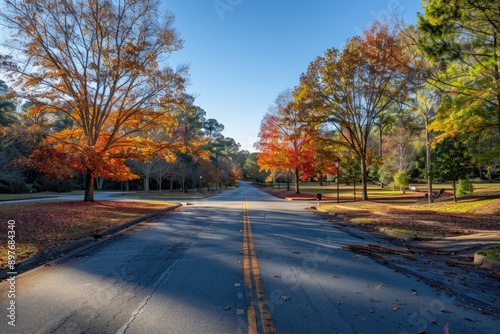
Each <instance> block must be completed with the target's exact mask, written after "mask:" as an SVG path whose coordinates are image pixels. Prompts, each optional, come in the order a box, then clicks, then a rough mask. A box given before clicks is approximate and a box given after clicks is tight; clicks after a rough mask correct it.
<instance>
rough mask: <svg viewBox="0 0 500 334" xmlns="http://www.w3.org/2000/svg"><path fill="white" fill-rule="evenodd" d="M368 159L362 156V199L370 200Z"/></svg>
mask: <svg viewBox="0 0 500 334" xmlns="http://www.w3.org/2000/svg"><path fill="white" fill-rule="evenodd" d="M366 173H367V170H366V159H365V158H361V186H362V191H361V199H362V200H363V201H367V200H368V182H367V177H366ZM354 182H356V181H354Z"/></svg>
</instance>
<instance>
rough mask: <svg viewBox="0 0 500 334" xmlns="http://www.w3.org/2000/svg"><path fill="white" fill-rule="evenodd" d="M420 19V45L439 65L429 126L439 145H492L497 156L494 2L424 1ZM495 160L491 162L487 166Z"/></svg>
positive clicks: (498, 50) (499, 98)
mask: <svg viewBox="0 0 500 334" xmlns="http://www.w3.org/2000/svg"><path fill="white" fill-rule="evenodd" d="M423 5H424V6H423V7H424V14H423V15H419V17H418V28H419V30H420V32H421V37H420V40H419V45H420V47H421V48H422V50H423V51H424V52H425V53H426V55H427V56H428V57H429V58H430V59H432V60H434V61H436V62H437V63H438V64H439V65H440V71H439V72H438V73H437V75H434V76H432V78H431V81H432V83H433V84H434V85H435V86H436V87H439V88H440V89H441V90H442V91H443V93H444V94H445V96H444V97H443V104H442V106H441V108H439V109H438V115H437V119H436V121H435V122H434V124H433V125H432V127H433V129H434V130H437V131H439V132H440V136H439V137H438V140H441V139H445V138H450V137H453V136H455V135H456V134H457V133H460V134H461V136H462V137H463V138H464V140H465V141H469V140H471V141H473V142H474V145H477V144H478V139H479V140H480V141H485V142H489V141H492V140H493V143H494V144H493V145H491V149H490V150H491V151H493V152H494V153H493V154H488V152H487V151H486V150H485V151H484V152H483V153H484V156H485V157H486V156H488V157H498V156H499V154H500V58H499V54H500V46H499V38H500V25H499V24H498V22H499V21H500V12H499V11H498V2H497V1H487V0H452V1H441V0H427V1H425V2H423ZM494 163H495V161H491V160H490V163H489V164H490V165H491V164H494Z"/></svg>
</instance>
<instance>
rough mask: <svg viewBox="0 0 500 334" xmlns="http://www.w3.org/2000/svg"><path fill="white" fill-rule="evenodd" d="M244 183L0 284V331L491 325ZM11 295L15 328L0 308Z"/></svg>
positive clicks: (487, 329) (454, 328) (471, 329)
mask: <svg viewBox="0 0 500 334" xmlns="http://www.w3.org/2000/svg"><path fill="white" fill-rule="evenodd" d="M310 205H311V203H306V202H300V203H298V202H289V201H283V200H279V199H276V198H274V197H271V196H269V195H267V194H265V193H264V192H262V191H260V190H258V189H255V188H253V187H252V186H250V185H247V184H244V183H242V184H241V187H240V188H238V189H234V190H230V191H227V192H224V193H222V194H221V195H218V196H215V197H212V198H209V199H205V200H201V201H196V202H193V204H192V205H188V206H186V207H184V208H183V209H180V210H177V211H175V212H172V213H168V214H165V215H163V216H161V217H157V218H155V219H153V220H150V221H147V222H144V223H141V224H139V225H137V226H135V227H133V228H131V229H128V230H126V231H124V232H122V233H119V234H117V235H115V236H113V237H111V238H108V239H105V240H101V241H99V242H98V243H96V244H95V245H93V246H91V247H88V248H86V249H85V250H83V251H80V252H78V253H74V254H72V255H71V254H70V255H69V256H66V257H63V258H60V259H58V260H56V261H53V262H51V263H50V265H48V266H43V267H39V268H37V269H34V270H31V271H29V272H26V273H24V274H21V275H18V276H17V277H16V280H15V285H14V290H15V298H7V296H8V294H9V289H10V290H12V285H11V284H9V282H8V281H4V282H1V283H0V298H1V310H2V311H0V313H3V315H2V317H1V318H0V319H1V322H0V333H87V334H90V333H265V332H267V333H271V332H276V333H315V334H316V333H381V332H383V333H450V334H455V333H493V332H496V330H498V321H499V319H496V318H495V316H493V315H485V314H483V312H482V311H481V310H477V309H474V308H471V307H470V306H468V305H466V303H465V302H464V301H462V300H460V299H459V298H457V297H456V296H453V295H449V294H447V293H446V292H445V291H443V290H441V289H439V290H438V289H436V288H435V287H431V286H430V285H428V284H426V283H425V282H424V281H423V280H421V278H420V276H419V275H411V273H410V274H409V273H408V272H405V273H404V274H403V273H401V272H397V271H395V270H394V269H391V268H390V267H387V266H384V265H382V264H380V263H379V262H376V261H374V260H372V259H370V258H368V257H365V256H361V255H357V254H355V253H352V252H349V251H347V250H344V249H343V247H344V246H347V245H365V244H368V243H376V242H377V239H376V238H375V237H374V238H373V240H371V239H370V237H369V236H367V237H364V238H359V237H356V236H355V235H353V234H351V233H347V232H346V231H344V230H339V229H337V228H334V227H333V226H332V224H331V223H329V222H327V221H325V220H323V219H322V218H321V217H320V216H318V215H314V214H312V213H310V212H307V211H305V210H304V208H305V207H307V206H310ZM11 301H15V311H14V313H15V322H14V324H15V326H12V325H9V321H10V322H11V324H12V320H11V319H12V318H11V319H9V318H8V317H7V315H9V313H10V314H12V312H11V311H9V310H7V308H8V307H9V305H10V304H9V302H11Z"/></svg>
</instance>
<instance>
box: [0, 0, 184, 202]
mask: <svg viewBox="0 0 500 334" xmlns="http://www.w3.org/2000/svg"><path fill="white" fill-rule="evenodd" d="M0 16H1V18H2V20H3V21H4V23H5V24H6V25H7V26H9V27H10V28H11V33H12V41H11V43H10V45H11V47H12V51H13V52H12V55H16V56H9V55H4V56H3V61H2V65H1V66H2V69H3V70H6V71H8V72H10V73H11V74H12V76H13V78H15V79H16V81H15V86H17V87H19V89H16V90H17V91H23V92H24V94H25V95H24V96H25V97H26V98H29V99H30V100H31V101H35V102H36V103H38V104H39V105H43V106H45V107H44V108H35V109H33V111H32V112H34V113H35V112H43V113H50V112H53V113H56V112H57V113H62V114H65V115H67V117H69V119H71V121H72V124H73V125H72V126H71V127H69V128H66V129H63V130H61V131H58V132H55V133H51V134H50V135H49V136H48V137H47V139H46V140H45V141H44V142H43V146H44V148H45V149H47V150H50V151H52V150H57V151H58V152H60V153H63V154H64V155H67V156H68V158H67V159H60V160H61V161H64V160H65V161H71V162H72V163H71V166H70V167H71V168H73V169H75V170H77V171H80V172H84V173H86V176H87V177H86V180H87V182H86V186H85V197H84V200H85V201H93V200H94V179H95V177H97V176H105V177H107V178H111V179H116V180H125V179H130V178H134V177H135V176H134V175H133V174H132V173H131V172H130V170H129V169H128V167H127V166H126V165H125V164H124V162H125V160H126V159H128V158H130V157H133V156H137V155H140V154H142V152H143V151H148V150H150V149H154V146H155V145H157V144H158V143H155V142H154V141H153V140H151V138H148V137H147V136H143V135H142V134H143V133H144V132H145V131H147V130H149V129H151V128H152V127H156V126H157V124H158V123H160V124H161V123H162V122H165V121H168V118H165V115H166V114H168V113H169V112H170V108H169V107H168V106H169V105H170V104H172V103H177V102H178V95H179V93H180V92H181V91H182V90H183V83H184V78H183V73H184V71H185V68H178V69H177V70H173V69H172V68H171V67H169V66H168V65H167V64H166V63H165V60H166V56H168V55H169V54H170V53H171V52H173V51H176V50H178V49H180V48H181V46H182V40H180V39H179V38H178V36H177V33H176V31H175V29H173V27H172V23H173V15H172V14H168V13H166V14H164V15H159V1H151V0H134V1H129V0H117V1H101V0H90V1H88V2H85V4H82V2H80V1H76V0H62V1H51V0H37V1H15V0H6V1H4V10H3V11H2V13H0ZM18 55H20V56H19V57H22V58H18ZM20 64H22V65H20ZM42 150H43V148H42ZM58 154H59V153H58ZM45 156H47V155H46V154H45V153H42V152H39V153H37V155H35V156H34V157H33V158H36V157H45ZM61 158H62V157H61ZM45 163H46V164H47V165H49V164H50V161H45Z"/></svg>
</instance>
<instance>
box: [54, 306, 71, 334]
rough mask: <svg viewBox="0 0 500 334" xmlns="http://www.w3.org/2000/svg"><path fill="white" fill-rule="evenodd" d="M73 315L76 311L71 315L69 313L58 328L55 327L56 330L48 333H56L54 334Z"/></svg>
mask: <svg viewBox="0 0 500 334" xmlns="http://www.w3.org/2000/svg"><path fill="white" fill-rule="evenodd" d="M75 314H76V311H75V312H73V313H71V314H70V315H69V316H67V317H66V318H65V319H64V321H63V322H61V323H60V324H59V326H57V327H56V328H55V329H54V330H53V331H52V332H50V333H51V334H52V333H56V332H57V331H58V330H59V328H61V327H62V326H63V325H64V324H65V323H66V322H67V321H68V320H69V319H70V318H71V317H72V316H74V315H75Z"/></svg>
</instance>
